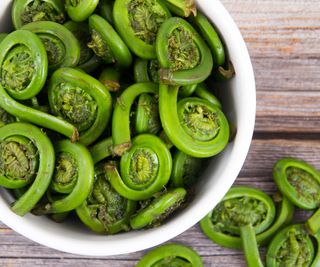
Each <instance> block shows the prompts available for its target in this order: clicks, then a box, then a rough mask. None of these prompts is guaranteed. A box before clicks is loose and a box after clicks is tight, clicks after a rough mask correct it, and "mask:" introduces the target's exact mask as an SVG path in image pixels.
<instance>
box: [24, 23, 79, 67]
mask: <svg viewBox="0 0 320 267" xmlns="http://www.w3.org/2000/svg"><path fill="white" fill-rule="evenodd" d="M21 29H23V30H28V31H31V32H33V33H35V34H37V35H38V36H39V37H40V39H41V41H42V42H43V43H44V46H45V48H46V51H47V55H48V63H49V71H50V72H52V71H54V70H56V69H58V68H61V67H76V66H77V65H78V63H79V60H80V44H79V42H78V40H77V38H76V37H75V36H74V35H73V34H72V32H71V31H69V30H68V29H67V28H66V27H64V26H63V25H61V24H59V23H56V22H52V21H37V22H32V23H29V24H27V25H25V26H23V27H22V28H21Z"/></svg>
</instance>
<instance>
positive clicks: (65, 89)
mask: <svg viewBox="0 0 320 267" xmlns="http://www.w3.org/2000/svg"><path fill="white" fill-rule="evenodd" d="M48 95H49V104H50V108H51V110H52V111H53V112H54V114H56V115H58V116H60V117H62V118H63V119H65V120H66V121H68V122H70V123H72V124H73V125H75V126H76V127H77V128H78V129H79V132H80V142H81V143H82V144H84V145H89V144H91V143H92V142H94V141H95V140H96V139H97V138H98V137H99V136H100V135H101V134H102V132H103V131H104V129H105V128H106V126H107V123H108V120H109V118H110V115H111V108H112V102H111V96H110V93H109V92H108V91H107V90H106V88H105V87H104V86H103V85H102V84H101V83H100V82H99V81H97V80H96V79H94V78H93V77H91V76H89V75H88V74H85V73H83V72H81V71H78V70H76V69H71V68H60V69H59V70H57V71H55V72H54V73H53V75H52V76H51V79H50V82H49V85H48Z"/></svg>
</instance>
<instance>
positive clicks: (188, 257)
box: [136, 243, 203, 267]
mask: <svg viewBox="0 0 320 267" xmlns="http://www.w3.org/2000/svg"><path fill="white" fill-rule="evenodd" d="M151 266H153V267H161V266H174V267H196V266H197V267H203V263H202V260H201V257H200V256H199V254H198V253H197V252H196V251H194V250H193V249H191V248H190V247H186V246H183V245H180V244H174V243H172V244H166V245H162V246H160V247H157V248H156V249H153V250H151V251H150V252H148V253H147V254H146V255H144V256H143V257H142V259H141V260H140V261H139V262H138V264H137V265H136V267H151Z"/></svg>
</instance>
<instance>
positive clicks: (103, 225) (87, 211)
mask: <svg viewBox="0 0 320 267" xmlns="http://www.w3.org/2000/svg"><path fill="white" fill-rule="evenodd" d="M105 164H107V163H100V164H98V165H96V167H95V181H94V185H93V188H92V190H91V192H90V195H89V196H88V198H87V199H86V200H85V201H84V202H83V203H82V204H81V205H80V206H79V207H78V208H77V209H76V212H77V215H78V216H79V218H80V219H81V221H82V222H83V223H84V224H85V225H86V226H87V227H89V228H90V229H91V230H93V231H95V232H97V233H107V234H116V233H118V232H121V231H128V230H129V229H130V227H129V219H130V217H131V216H132V214H133V213H134V212H135V209H136V202H135V201H132V200H128V199H126V198H124V197H122V196H121V195H119V194H118V193H117V192H116V191H115V190H114V189H113V187H112V185H111V184H110V183H109V181H108V177H107V174H106V171H105V168H106V167H105Z"/></svg>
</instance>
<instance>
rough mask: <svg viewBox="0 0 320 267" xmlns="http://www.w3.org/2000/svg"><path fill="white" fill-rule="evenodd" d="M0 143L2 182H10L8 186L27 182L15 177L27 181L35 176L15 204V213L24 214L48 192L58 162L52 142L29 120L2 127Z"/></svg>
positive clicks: (4, 184)
mask: <svg viewBox="0 0 320 267" xmlns="http://www.w3.org/2000/svg"><path fill="white" fill-rule="evenodd" d="M27 140H28V141H27ZM0 146H1V158H0V161H1V162H0V166H1V168H0V171H1V176H0V177H1V185H2V186H5V187H6V185H9V188H19V187H21V186H24V185H25V183H24V182H23V181H22V182H19V181H13V180H16V179H20V178H21V177H22V176H21V175H23V176H24V177H25V178H26V179H27V180H29V181H27V183H30V182H32V180H33V182H32V184H31V186H30V187H29V189H28V190H27V191H26V192H25V193H24V194H23V195H22V196H21V197H20V198H19V199H18V200H17V201H16V202H15V203H14V204H13V206H12V210H13V211H14V212H15V213H17V214H18V215H20V216H24V215H25V214H26V213H28V212H29V211H30V210H31V209H32V208H33V207H34V206H35V205H36V203H37V202H38V201H39V200H40V199H41V197H42V196H43V195H44V194H45V192H46V190H47V188H48V186H49V184H50V182H51V177H52V174H53V171H54V164H55V156H54V150H53V146H52V144H51V141H50V140H49V138H48V137H47V136H46V135H45V134H44V133H43V132H42V131H41V130H40V129H38V128H37V127H36V126H33V125H31V124H27V123H11V124H8V125H5V126H3V127H1V128H0ZM37 157H39V158H38V159H37ZM9 162H10V164H9ZM28 165H29V166H28ZM13 166H15V168H13ZM28 176H29V177H28ZM30 179H31V180H30ZM4 181H5V182H4ZM14 184H16V185H18V186H16V185H14ZM12 185H13V186H12Z"/></svg>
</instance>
